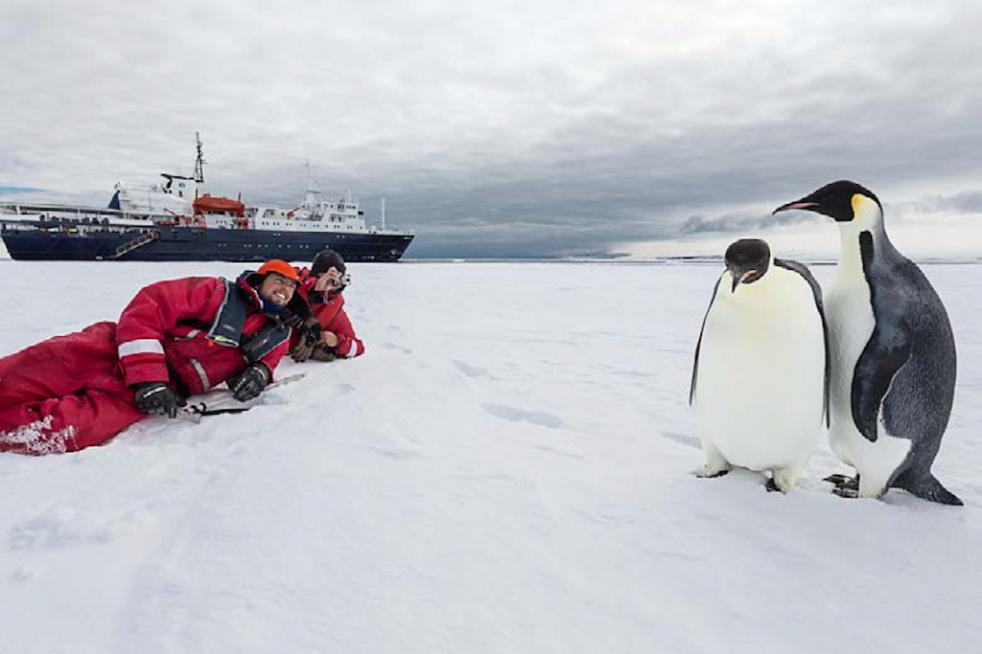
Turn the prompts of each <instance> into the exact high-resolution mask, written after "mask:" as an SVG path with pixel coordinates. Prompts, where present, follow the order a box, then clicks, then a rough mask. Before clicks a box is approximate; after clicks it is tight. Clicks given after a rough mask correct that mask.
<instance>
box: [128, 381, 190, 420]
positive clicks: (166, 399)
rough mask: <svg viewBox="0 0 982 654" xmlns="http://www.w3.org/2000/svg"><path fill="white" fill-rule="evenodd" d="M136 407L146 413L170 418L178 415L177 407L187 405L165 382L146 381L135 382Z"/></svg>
mask: <svg viewBox="0 0 982 654" xmlns="http://www.w3.org/2000/svg"><path fill="white" fill-rule="evenodd" d="M133 389H134V391H135V392H136V395H135V397H134V403H135V404H136V408H137V409H139V410H140V411H143V412H144V413H149V414H151V415H156V416H163V415H166V416H167V417H168V418H176V417H177V409H178V408H179V407H182V406H184V405H185V402H184V400H183V399H182V398H181V397H180V396H179V395H178V394H177V393H175V392H174V391H173V390H171V388H170V387H169V386H168V385H167V384H165V383H164V382H144V383H142V384H134V386H133Z"/></svg>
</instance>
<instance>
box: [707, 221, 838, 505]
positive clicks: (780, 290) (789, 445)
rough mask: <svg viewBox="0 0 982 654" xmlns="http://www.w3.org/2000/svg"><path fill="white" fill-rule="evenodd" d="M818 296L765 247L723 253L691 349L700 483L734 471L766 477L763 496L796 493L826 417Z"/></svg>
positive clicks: (798, 269)
mask: <svg viewBox="0 0 982 654" xmlns="http://www.w3.org/2000/svg"><path fill="white" fill-rule="evenodd" d="M826 353H827V348H826V332H825V317H824V313H823V308H822V291H821V289H820V288H819V286H818V282H816V281H815V279H814V278H813V277H812V275H811V273H810V272H809V271H808V269H807V268H806V267H805V266H803V265H801V264H800V263H797V262H794V261H785V260H781V259H775V258H774V256H773V255H772V254H771V250H770V247H768V245H767V243H766V242H764V241H762V240H759V239H740V240H739V241H736V242H734V243H733V244H732V245H730V247H729V248H728V249H727V250H726V270H725V271H723V273H722V274H721V275H720V277H719V279H718V280H717V281H716V286H715V288H714V289H713V297H712V299H711V300H710V303H709V309H708V310H707V311H706V316H705V318H704V319H703V323H702V331H701V333H700V334H699V342H698V344H697V345H696V353H695V362H694V365H693V370H692V386H691V389H690V392H689V403H690V404H692V403H695V405H696V409H697V413H698V415H699V421H700V425H701V428H702V432H701V436H702V449H703V453H704V455H705V461H706V462H705V466H704V467H703V470H702V472H701V474H700V476H703V477H717V476H719V475H722V474H725V473H727V472H729V470H730V469H731V468H733V467H734V466H738V467H741V468H748V469H750V470H755V471H758V472H770V473H771V476H770V479H769V480H768V482H767V489H768V490H780V491H782V492H784V493H786V492H788V491H789V490H791V489H792V488H794V485H795V482H796V481H797V479H798V475H799V474H800V473H801V470H802V468H804V467H805V464H806V463H807V462H808V457H809V456H811V452H812V450H813V449H814V447H815V444H816V442H817V441H818V437H819V435H820V433H821V430H822V419H823V416H827V402H828V365H827V354H826Z"/></svg>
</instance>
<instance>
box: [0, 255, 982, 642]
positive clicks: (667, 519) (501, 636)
mask: <svg viewBox="0 0 982 654" xmlns="http://www.w3.org/2000/svg"><path fill="white" fill-rule="evenodd" d="M241 268H242V266H240V265H236V264H207V263H198V264H137V263H115V262H114V263H91V264H90V263H33V264H28V263H21V262H13V261H0V272H2V273H6V274H3V275H0V288H2V289H3V290H4V292H5V296H6V299H7V309H6V311H5V316H6V319H5V320H3V321H0V355H5V354H8V353H12V352H14V351H16V350H17V349H19V348H21V347H24V346H26V345H29V344H30V343H32V342H35V341H37V340H40V339H42V338H45V337H48V336H52V335H55V334H60V333H65V332H67V331H71V330H75V329H79V328H81V327H84V326H85V325H87V324H89V323H91V322H95V321H97V320H102V319H115V318H116V317H117V316H118V314H119V312H120V310H121V309H122V308H123V306H125V304H126V303H127V302H128V301H129V299H130V298H131V296H132V295H133V293H135V291H136V290H137V289H139V288H140V287H141V286H142V285H144V284H146V283H149V282H151V281H155V280H157V279H163V278H173V277H180V276H184V275H190V274H223V275H225V276H235V275H236V274H237V273H238V272H239V271H240V270H241ZM980 271H982V268H980V267H977V266H928V267H925V272H926V273H927V275H928V277H929V278H930V279H931V280H932V282H933V283H934V284H935V286H936V287H937V289H938V291H939V292H940V294H941V296H942V298H943V299H944V300H945V302H946V304H947V306H948V309H949V313H950V316H951V319H952V323H953V325H954V329H955V337H956V343H957V345H958V353H959V362H960V366H959V384H958V390H957V395H956V400H955V409H954V413H953V415H952V420H951V423H950V426H949V432H948V435H947V436H946V438H945V441H944V442H943V444H942V449H941V454H940V455H939V457H938V461H937V462H936V464H935V472H936V474H937V476H938V477H939V478H940V479H941V480H942V481H943V482H944V483H945V485H946V486H947V487H948V488H950V489H951V490H952V491H953V492H954V493H956V494H958V495H959V496H960V497H961V498H962V499H963V500H964V501H965V503H966V506H965V507H963V508H961V509H958V508H949V507H940V506H937V505H932V504H928V503H925V502H922V501H920V500H917V499H916V498H913V497H911V496H909V495H906V494H904V493H902V492H899V491H893V492H891V493H890V494H889V495H888V496H887V498H886V499H885V500H884V501H876V500H852V501H848V500H843V499H840V498H837V497H834V496H833V495H831V493H830V490H831V487H830V486H829V485H828V484H825V483H823V482H821V481H820V480H821V478H822V477H823V476H825V475H826V474H828V473H829V472H832V471H840V470H844V468H843V467H842V466H840V465H839V464H838V463H837V462H836V461H835V459H834V457H833V456H832V455H831V454H830V453H829V451H828V448H827V446H826V445H825V441H824V438H823V439H822V445H821V446H820V448H819V449H818V450H817V451H816V452H815V454H814V455H813V457H812V460H811V462H810V464H809V466H808V468H807V469H806V470H805V472H804V474H803V476H802V479H801V480H800V481H799V488H798V489H797V490H796V491H794V492H792V493H790V494H788V495H786V496H782V495H780V494H776V493H766V492H765V491H764V489H763V478H762V477H761V476H760V475H756V474H753V473H749V472H744V471H736V472H734V473H732V474H730V475H728V476H727V477H724V478H720V479H711V480H703V479H697V478H696V477H695V476H694V475H693V473H694V471H695V470H696V469H697V468H698V467H699V466H700V465H701V463H702V455H701V451H700V448H699V440H698V430H697V425H696V423H695V415H694V411H693V410H692V409H690V408H689V407H688V406H687V399H688V387H689V375H690V372H691V360H692V349H693V347H694V345H695V341H696V339H697V337H698V330H699V325H700V323H701V321H702V317H703V313H704V311H705V309H706V304H707V302H708V301H709V295H710V293H711V290H712V285H713V282H714V280H715V277H716V275H717V274H718V269H717V267H715V266H711V265H705V266H701V265H687V266H670V265H643V264H508V263H500V264H464V263H456V264H436V263H434V264H424V263H407V264H400V265H368V264H352V265H351V272H352V275H353V277H354V284H353V286H352V287H351V288H350V289H349V290H348V291H347V292H346V296H347V309H348V311H349V315H350V316H351V319H352V322H353V324H354V325H355V328H356V329H357V330H358V332H359V336H361V337H362V338H363V339H364V340H365V343H366V347H367V348H368V352H367V354H366V355H365V356H364V357H361V358H359V359H355V360H348V361H338V362H334V363H329V364H320V363H307V364H294V363H293V362H290V361H287V362H285V363H284V364H283V365H282V366H281V367H280V369H279V370H278V374H279V375H280V376H283V375H287V374H291V373H293V372H296V371H302V372H305V373H306V375H307V376H306V378H305V379H304V380H302V381H300V382H297V383H294V384H290V385H287V386H284V387H282V388H279V389H274V390H272V391H270V392H269V393H268V394H267V396H266V397H265V398H264V403H263V405H262V406H259V407H257V408H255V409H253V410H252V411H250V412H248V413H245V414H241V415H231V416H220V417H214V418H208V419H206V420H204V421H202V422H201V423H200V424H198V425H194V424H191V423H190V422H187V421H168V420H167V419H164V418H149V419H147V420H145V421H143V422H142V423H140V424H138V425H136V426H134V427H133V428H131V429H129V430H127V431H126V432H124V433H123V434H121V435H120V436H119V437H117V438H116V439H115V440H113V441H111V442H110V443H109V444H107V445H106V446H104V447H99V448H93V449H90V450H86V451H83V452H80V453H77V454H72V455H66V456H52V457H46V458H24V457H19V456H15V455H0V489H2V491H0V604H2V606H3V610H2V611H0V633H3V634H4V635H3V638H0V652H11V653H13V652H17V653H21V652H53V651H54V652H59V651H63V652H130V651H140V652H187V651H196V652H231V651H235V652H269V651H292V652H325V651H329V652H366V653H367V652H372V653H377V652H393V653H395V652H399V653H402V652H420V653H422V652H557V653H558V652H563V653H565V652H598V651H612V652H635V651H664V652H759V651H775V650H776V649H778V648H781V649H785V650H787V651H795V652H825V651H828V650H829V649H830V648H840V647H843V646H845V647H848V648H849V649H851V650H852V649H860V650H868V651H891V652H915V651H969V650H970V649H971V643H975V642H978V641H977V634H976V633H975V629H974V618H975V617H976V613H977V607H978V606H979V602H980V600H982V590H980V588H982V584H980V583H979V582H980V581H982V574H980V572H979V566H978V565H977V554H976V553H977V552H978V551H979V548H980V545H982V514H980V511H979V508H978V507H979V506H982V484H980V482H979V481H978V479H977V477H978V471H979V469H980V463H982V447H980V446H982V436H980V434H979V429H978V426H979V425H980V424H982V409H980V408H979V406H978V403H977V402H975V401H974V400H973V398H974V397H975V396H976V395H977V394H978V392H979V389H980V388H982V372H980V371H979V370H978V368H977V367H976V366H977V364H978V363H979V362H980V361H982V327H980V325H982V320H980V313H982V311H980V309H979V307H978V303H977V301H976V300H975V290H974V289H975V284H976V282H977V281H978V280H979V278H980V275H979V273H980ZM813 272H814V273H815V274H816V276H817V277H818V278H819V280H820V281H824V280H825V279H827V278H828V277H829V274H830V273H831V268H828V267H815V268H813ZM39 291H40V292H39Z"/></svg>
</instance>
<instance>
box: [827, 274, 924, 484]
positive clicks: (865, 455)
mask: <svg viewBox="0 0 982 654" xmlns="http://www.w3.org/2000/svg"><path fill="white" fill-rule="evenodd" d="M859 274H860V275H861V274H862V273H861V272H860V273H859ZM825 297H826V303H825V315H826V320H827V322H828V328H829V352H830V355H831V367H832V377H831V380H830V387H829V391H830V409H831V411H830V413H831V425H830V428H829V445H830V447H831V448H832V452H833V453H834V454H835V455H836V456H837V457H838V458H839V459H840V460H842V461H843V462H844V463H846V464H848V465H851V466H853V467H854V468H856V471H857V472H858V473H859V474H860V478H861V481H866V482H867V483H865V484H864V486H867V487H868V486H877V485H882V484H886V482H887V480H888V478H889V477H890V475H891V474H892V473H893V471H894V470H895V469H896V468H897V466H899V465H900V463H901V462H903V460H904V459H905V458H906V456H907V453H908V451H909V450H910V444H911V443H910V441H909V440H907V439H902V438H894V437H892V436H889V435H888V434H886V433H885V432H884V430H883V429H882V427H881V429H880V430H879V438H878V439H877V441H876V442H875V443H871V442H870V441H869V440H867V439H866V438H865V437H864V436H863V435H862V434H861V433H860V432H859V430H858V429H857V428H856V423H855V422H854V421H853V417H852V379H853V374H854V373H855V370H856V362H857V361H858V360H859V356H860V355H861V354H862V353H863V350H864V349H865V347H866V344H867V343H868V342H869V339H870V336H871V335H872V334H873V329H874V327H875V326H876V318H875V316H874V314H873V307H872V305H871V303H870V293H869V287H868V286H867V285H866V282H865V279H863V278H861V277H860V279H858V280H857V279H851V278H846V279H845V281H843V280H842V278H840V279H838V280H837V281H836V283H834V284H833V285H832V286H830V287H829V290H828V292H827V293H826V296H825ZM863 477H866V478H867V479H868V481H867V480H864V479H863Z"/></svg>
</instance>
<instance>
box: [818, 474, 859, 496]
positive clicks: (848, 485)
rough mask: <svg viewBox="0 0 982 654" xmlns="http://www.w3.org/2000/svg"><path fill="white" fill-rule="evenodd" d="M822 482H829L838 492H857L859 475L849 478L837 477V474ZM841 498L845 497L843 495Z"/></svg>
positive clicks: (847, 476) (846, 476)
mask: <svg viewBox="0 0 982 654" xmlns="http://www.w3.org/2000/svg"><path fill="white" fill-rule="evenodd" d="M823 481H828V482H831V483H832V484H835V490H836V491H839V490H851V491H856V492H858V491H859V475H856V476H855V477H850V476H849V475H838V474H837V475H829V476H828V477H826V478H825V479H824V480H823ZM833 492H834V491H833ZM836 494H838V493H836ZM843 497H846V496H845V495H844V496H843ZM852 497H855V495H853V496H852Z"/></svg>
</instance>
